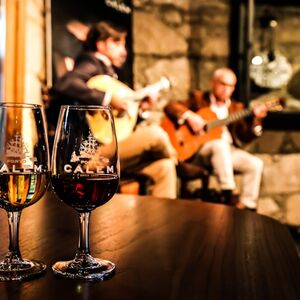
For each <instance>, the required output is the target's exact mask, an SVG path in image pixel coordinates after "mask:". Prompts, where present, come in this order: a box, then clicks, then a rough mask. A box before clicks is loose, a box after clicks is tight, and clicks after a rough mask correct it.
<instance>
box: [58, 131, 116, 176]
mask: <svg viewBox="0 0 300 300" xmlns="http://www.w3.org/2000/svg"><path fill="white" fill-rule="evenodd" d="M64 171H65V172H66V173H74V174H76V173H78V174H86V175H91V174H111V173H114V171H115V170H114V166H113V165H111V164H110V160H109V158H107V157H105V156H103V155H102V151H101V147H99V143H98V142H97V140H96V139H95V138H94V136H93V135H92V134H91V133H89V135H88V137H87V139H86V140H83V141H82V143H81V144H80V147H79V153H76V152H75V151H73V152H72V155H71V159H70V164H66V165H64Z"/></svg>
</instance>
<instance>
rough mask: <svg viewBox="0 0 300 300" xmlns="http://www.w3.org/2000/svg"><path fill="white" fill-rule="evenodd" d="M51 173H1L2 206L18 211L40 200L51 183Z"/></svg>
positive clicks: (0, 191)
mask: <svg viewBox="0 0 300 300" xmlns="http://www.w3.org/2000/svg"><path fill="white" fill-rule="evenodd" d="M49 177H50V176H49V173H38V174H27V173H2V174H0V207H2V208H4V209H5V210H7V211H18V210H21V209H23V208H24V207H27V206H29V205H32V204H33V203H35V202H36V201H38V200H39V199H40V198H41V197H42V196H43V195H44V193H45V190H46V189H47V187H48V183H49Z"/></svg>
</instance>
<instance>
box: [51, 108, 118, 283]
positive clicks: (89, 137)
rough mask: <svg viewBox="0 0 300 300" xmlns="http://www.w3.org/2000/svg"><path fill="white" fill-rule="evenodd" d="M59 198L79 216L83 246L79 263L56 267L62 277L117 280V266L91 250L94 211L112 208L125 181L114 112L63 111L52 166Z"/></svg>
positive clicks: (57, 273) (76, 261)
mask: <svg viewBox="0 0 300 300" xmlns="http://www.w3.org/2000/svg"><path fill="white" fill-rule="evenodd" d="M51 171H52V175H51V182H52V187H53V189H54V191H55V193H56V195H57V196H58V197H59V198H60V199H61V200H62V201H63V202H64V203H65V204H67V205H69V206H71V207H73V208H74V209H75V210H76V211H77V212H78V215H79V243H78V249H77V251H76V254H75V258H74V259H73V260H70V261H60V262H56V263H55V264H54V265H53V266H52V270H53V271H54V273H55V274H56V275H58V276H62V277H66V278H73V279H85V280H103V279H106V278H109V277H110V276H111V275H113V274H114V271H115V265H114V263H112V262H110V261H108V260H105V259H100V258H94V257H92V256H91V254H90V248H89V223H90V214H91V211H92V210H94V209H96V208H97V207H99V206H102V205H104V204H105V203H106V202H108V201H109V200H110V199H111V198H112V197H113V195H114V194H115V192H116V191H117V188H118V184H119V176H120V166H119V156H118V144H117V139H116V132H115V125H114V119H113V115H112V111H111V109H110V108H109V107H104V106H94V105H76V106H75V105H66V106H62V107H61V110H60V115H59V119H58V124H57V129H56V134H55V139H54V145H53V152H52V166H51Z"/></svg>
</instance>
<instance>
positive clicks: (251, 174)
mask: <svg viewBox="0 0 300 300" xmlns="http://www.w3.org/2000/svg"><path fill="white" fill-rule="evenodd" d="M232 160H233V168H234V170H236V171H238V172H240V173H242V176H243V179H242V190H241V194H240V202H241V203H242V204H244V205H245V206H246V207H247V208H250V209H256V207H257V199H258V196H259V189H260V183H261V177H262V172H263V161H262V160H261V159H260V158H258V157H256V156H254V155H252V154H250V153H248V152H246V151H244V150H242V149H238V148H234V147H233V149H232Z"/></svg>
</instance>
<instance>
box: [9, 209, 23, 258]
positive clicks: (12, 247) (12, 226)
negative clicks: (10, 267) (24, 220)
mask: <svg viewBox="0 0 300 300" xmlns="http://www.w3.org/2000/svg"><path fill="white" fill-rule="evenodd" d="M7 215H8V225H9V247H8V253H7V255H6V260H7V261H9V262H10V263H14V262H17V261H20V260H22V258H21V253H20V249H19V223H20V217H21V211H9V212H7Z"/></svg>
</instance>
